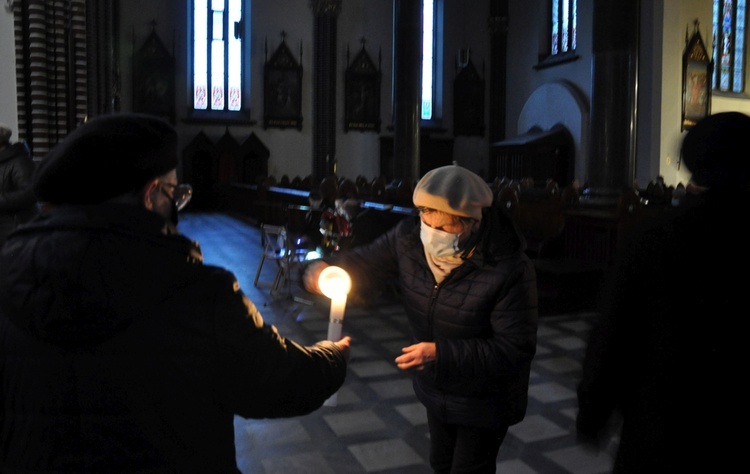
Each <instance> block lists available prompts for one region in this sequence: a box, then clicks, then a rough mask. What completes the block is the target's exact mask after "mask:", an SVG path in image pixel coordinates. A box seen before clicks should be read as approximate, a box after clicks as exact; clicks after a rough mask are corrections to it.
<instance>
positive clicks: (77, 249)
mask: <svg viewBox="0 0 750 474" xmlns="http://www.w3.org/2000/svg"><path fill="white" fill-rule="evenodd" d="M178 162H179V160H178V150H177V133H176V131H175V130H174V128H173V127H172V126H171V125H169V124H168V123H166V122H164V121H162V120H160V119H157V118H156V117H152V116H148V115H142V114H128V113H123V114H112V115H104V116H100V117H96V118H93V119H91V120H89V121H88V122H86V123H85V124H83V125H81V126H80V127H79V128H78V129H76V130H75V131H73V132H72V133H71V134H69V135H68V136H67V137H66V138H65V139H64V140H63V141H62V142H60V143H59V144H58V145H57V146H56V147H55V148H54V149H53V150H52V151H50V153H49V154H48V155H47V156H46V158H45V159H44V160H43V161H42V162H41V163H40V165H39V166H38V168H37V171H36V174H35V175H34V179H33V189H34V193H35V195H36V198H37V199H39V200H40V201H41V202H42V204H43V205H42V212H41V214H40V215H39V216H38V217H37V218H35V219H34V220H33V221H32V222H30V223H28V224H26V225H25V226H24V227H23V228H21V229H18V230H17V231H16V232H14V233H13V234H11V235H10V237H9V238H8V240H7V241H6V242H5V244H4V245H3V246H2V248H1V249H0V269H2V270H1V271H0V472H3V473H10V472H71V473H84V472H107V473H114V472H122V473H135V472H143V473H145V472H150V473H156V472H159V473H167V472H174V473H231V472H235V473H238V472H239V470H238V468H237V462H236V454H235V439H234V429H235V427H234V417H235V416H240V417H244V418H279V417H292V416H300V415H305V414H308V413H310V412H312V411H314V410H316V409H318V408H319V407H321V406H323V404H324V402H325V401H326V399H328V398H329V397H330V396H331V395H332V394H334V393H336V391H337V390H338V389H339V388H340V387H341V385H342V384H343V382H344V379H345V377H346V371H347V364H348V360H349V351H350V347H349V346H350V342H351V339H350V338H349V337H343V338H340V339H338V340H336V341H319V342H317V343H315V344H312V345H309V346H304V345H301V344H299V343H296V342H295V341H293V340H290V339H287V338H285V337H284V336H282V335H281V334H280V333H279V332H278V331H277V329H276V328H275V327H274V326H272V325H270V324H268V323H267V322H266V321H264V319H263V317H262V315H261V313H260V312H259V310H258V308H256V306H255V305H254V304H253V303H252V302H251V301H250V300H249V299H248V298H247V296H246V295H245V294H244V293H243V292H242V290H241V289H240V286H239V284H238V282H237V279H236V278H235V276H234V275H233V274H232V273H230V272H229V271H227V270H225V269H223V268H219V267H216V266H212V265H206V264H203V262H202V256H201V252H200V248H199V246H198V245H197V244H196V243H195V242H192V241H190V240H189V239H187V238H186V237H184V236H182V235H180V234H179V232H178V229H177V221H178V211H179V210H180V209H181V208H182V207H183V206H184V205H185V204H187V202H188V200H189V198H190V196H191V194H190V188H189V186H188V185H185V184H180V183H179V182H178V181H177V174H176V168H177V166H178V164H179V163H178Z"/></svg>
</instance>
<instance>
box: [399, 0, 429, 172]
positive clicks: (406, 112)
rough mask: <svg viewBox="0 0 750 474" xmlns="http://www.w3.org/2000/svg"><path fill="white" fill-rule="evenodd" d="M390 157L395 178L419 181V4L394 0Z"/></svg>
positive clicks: (420, 63)
mask: <svg viewBox="0 0 750 474" xmlns="http://www.w3.org/2000/svg"><path fill="white" fill-rule="evenodd" d="M393 22H394V25H393V32H394V37H393V43H394V46H393V55H394V67H393V77H394V82H393V89H394V94H393V96H394V103H393V157H394V161H395V166H394V169H395V170H396V172H397V173H398V170H401V172H400V176H397V177H398V178H402V179H410V178H411V179H413V180H414V182H416V181H417V180H418V179H419V178H420V173H419V123H420V115H421V103H422V98H421V89H422V2H421V0H393Z"/></svg>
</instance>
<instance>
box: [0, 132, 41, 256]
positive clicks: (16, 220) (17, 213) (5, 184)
mask: <svg viewBox="0 0 750 474" xmlns="http://www.w3.org/2000/svg"><path fill="white" fill-rule="evenodd" d="M12 135H13V131H12V130H11V129H10V127H8V126H7V125H5V124H3V123H0V244H2V243H3V242H4V241H5V239H6V238H7V237H8V235H9V234H10V233H11V232H13V230H15V228H16V227H18V226H19V225H21V224H24V223H25V222H27V221H29V220H30V219H31V218H32V217H33V216H34V215H35V214H36V200H35V199H34V192H33V191H32V189H31V177H32V175H33V173H34V162H33V160H32V159H31V155H30V153H29V148H28V147H27V146H26V143H24V142H16V143H10V137H11V136H12Z"/></svg>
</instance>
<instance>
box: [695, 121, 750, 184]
mask: <svg viewBox="0 0 750 474" xmlns="http://www.w3.org/2000/svg"><path fill="white" fill-rule="evenodd" d="M748 144H750V117H749V116H747V115H745V114H742V113H740V112H721V113H718V114H714V115H709V116H707V117H705V118H703V119H701V120H700V121H699V122H698V123H697V124H695V126H694V127H693V128H691V129H690V130H689V131H688V133H687V135H686V136H685V139H684V140H683V141H682V149H681V154H682V161H683V162H684V163H685V166H687V167H688V169H689V170H690V173H691V177H690V179H691V180H692V181H693V182H695V183H696V184H699V185H701V186H706V187H708V188H712V187H720V186H727V185H728V186H747V185H748V183H750V160H748V157H747V153H748V152H747V147H748Z"/></svg>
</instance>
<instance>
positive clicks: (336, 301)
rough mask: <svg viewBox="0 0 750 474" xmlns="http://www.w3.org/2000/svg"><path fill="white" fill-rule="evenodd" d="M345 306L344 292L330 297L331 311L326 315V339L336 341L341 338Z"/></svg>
mask: <svg viewBox="0 0 750 474" xmlns="http://www.w3.org/2000/svg"><path fill="white" fill-rule="evenodd" d="M345 307H346V294H344V295H343V296H337V297H336V298H331V312H330V315H329V316H328V340H329V341H338V340H339V339H341V330H342V328H343V326H344V308H345Z"/></svg>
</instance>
